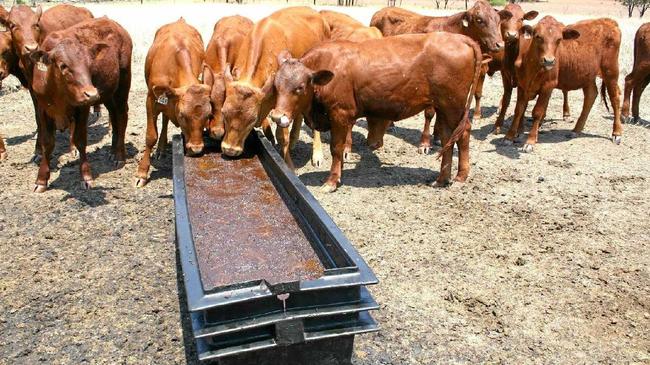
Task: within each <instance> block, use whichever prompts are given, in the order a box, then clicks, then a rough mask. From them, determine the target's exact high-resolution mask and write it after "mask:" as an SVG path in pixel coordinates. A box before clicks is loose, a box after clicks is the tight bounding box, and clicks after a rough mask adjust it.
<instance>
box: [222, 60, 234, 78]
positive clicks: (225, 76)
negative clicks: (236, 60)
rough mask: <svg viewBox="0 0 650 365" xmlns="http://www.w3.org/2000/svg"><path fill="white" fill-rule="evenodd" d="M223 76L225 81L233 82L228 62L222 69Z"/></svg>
mask: <svg viewBox="0 0 650 365" xmlns="http://www.w3.org/2000/svg"><path fill="white" fill-rule="evenodd" d="M223 77H224V79H225V81H226V82H233V81H234V78H233V77H232V72H230V64H229V63H227V64H226V69H225V70H224V71H223Z"/></svg>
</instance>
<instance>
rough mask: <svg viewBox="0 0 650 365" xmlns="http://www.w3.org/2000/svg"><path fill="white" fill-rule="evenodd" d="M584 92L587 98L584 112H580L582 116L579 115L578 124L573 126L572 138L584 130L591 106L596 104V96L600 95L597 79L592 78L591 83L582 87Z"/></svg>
mask: <svg viewBox="0 0 650 365" xmlns="http://www.w3.org/2000/svg"><path fill="white" fill-rule="evenodd" d="M582 92H583V93H584V96H585V100H584V103H583V104H582V113H580V117H578V121H577V122H576V125H575V127H573V131H572V132H571V137H572V138H575V137H577V136H578V134H579V133H582V130H583V129H584V128H585V123H586V122H587V118H589V112H591V107H592V106H593V105H594V102H595V101H596V97H598V86H596V80H592V81H591V82H590V83H589V85H587V86H586V87H585V88H583V89H582Z"/></svg>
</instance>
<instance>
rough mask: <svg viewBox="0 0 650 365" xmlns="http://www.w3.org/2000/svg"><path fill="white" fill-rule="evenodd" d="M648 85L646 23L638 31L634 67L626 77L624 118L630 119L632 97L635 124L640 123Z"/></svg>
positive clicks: (648, 35) (649, 65)
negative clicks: (641, 107)
mask: <svg viewBox="0 0 650 365" xmlns="http://www.w3.org/2000/svg"><path fill="white" fill-rule="evenodd" d="M648 83H650V23H645V24H643V25H642V26H641V27H640V28H639V30H637V32H636V36H635V37H634V67H633V68H632V72H630V74H629V75H627V76H626V77H625V98H624V100H623V116H624V117H625V118H626V119H628V120H629V119H630V96H632V118H633V120H634V121H635V122H638V121H639V102H640V101H641V94H643V90H645V88H646V86H648ZM633 91H634V93H632V92H633Z"/></svg>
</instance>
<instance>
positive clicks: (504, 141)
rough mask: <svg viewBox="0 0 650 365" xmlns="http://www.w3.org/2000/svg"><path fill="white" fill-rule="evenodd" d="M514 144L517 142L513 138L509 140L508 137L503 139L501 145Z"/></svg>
mask: <svg viewBox="0 0 650 365" xmlns="http://www.w3.org/2000/svg"><path fill="white" fill-rule="evenodd" d="M513 144H515V142H514V141H512V140H509V139H507V138H504V139H503V140H502V141H501V145H502V146H512V145H513Z"/></svg>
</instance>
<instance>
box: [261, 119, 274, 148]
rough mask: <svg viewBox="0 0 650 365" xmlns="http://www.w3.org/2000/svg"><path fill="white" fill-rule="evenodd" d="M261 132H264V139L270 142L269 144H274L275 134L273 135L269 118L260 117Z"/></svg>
mask: <svg viewBox="0 0 650 365" xmlns="http://www.w3.org/2000/svg"><path fill="white" fill-rule="evenodd" d="M262 132H263V133H264V136H265V137H266V139H268V140H269V142H271V144H275V136H274V135H273V128H271V122H269V118H263V119H262Z"/></svg>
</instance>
